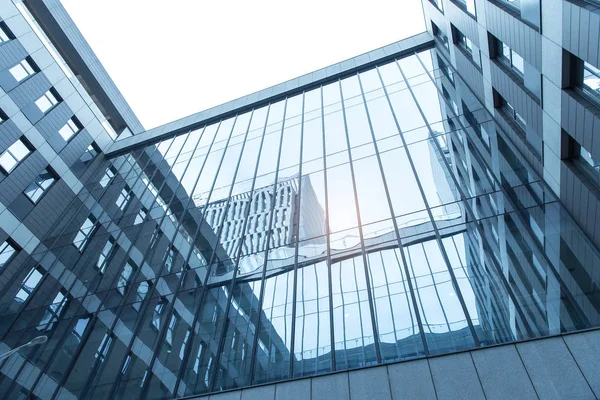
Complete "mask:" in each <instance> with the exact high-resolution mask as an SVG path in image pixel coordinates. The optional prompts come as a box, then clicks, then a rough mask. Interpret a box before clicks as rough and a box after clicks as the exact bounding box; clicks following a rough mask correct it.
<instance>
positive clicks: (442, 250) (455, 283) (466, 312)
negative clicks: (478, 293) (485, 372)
mask: <svg viewBox="0 0 600 400" xmlns="http://www.w3.org/2000/svg"><path fill="white" fill-rule="evenodd" d="M415 54H416V53H415ZM395 63H396V67H397V68H398V70H399V71H400V74H401V75H402V78H403V79H404V82H405V83H406V87H407V89H408V91H409V92H410V95H411V97H412V99H413V101H414V102H415V104H416V105H417V108H418V109H419V114H420V115H421V117H422V118H423V121H424V122H425V124H426V125H427V128H428V129H429V132H430V135H433V133H432V130H431V127H430V126H429V124H428V122H427V119H426V118H425V114H424V113H423V110H422V109H421V106H420V104H419V102H418V101H417V98H416V96H415V94H414V92H413V90H412V87H411V85H410V83H409V82H408V80H407V79H406V75H404V71H402V68H400V64H399V63H398V60H396V61H395ZM400 137H401V138H402V143H403V144H404V148H405V151H406V154H407V156H408V160H409V162H410V164H411V167H412V169H413V173H414V174H415V176H416V177H417V182H418V185H419V189H420V190H421V195H422V196H423V201H424V202H425V207H426V208H427V213H428V214H429V218H430V219H431V223H432V224H433V229H434V232H435V238H436V241H437V244H438V246H439V248H440V254H441V255H442V257H443V259H444V262H445V263H446V269H447V270H448V273H449V274H450V279H451V280H452V285H453V286H454V288H455V289H456V290H455V291H456V296H457V297H458V301H459V302H460V305H461V307H462V310H463V313H464V315H465V318H466V319H467V325H468V326H469V330H470V331H471V335H473V340H474V341H475V346H476V347H480V345H481V344H480V342H479V338H478V337H477V333H476V332H475V327H474V326H473V321H472V320H471V316H470V315H469V310H468V309H467V305H466V303H465V299H464V298H463V296H462V293H461V291H460V288H459V286H458V281H457V280H456V275H455V274H454V270H453V269H452V264H451V263H450V259H449V258H448V254H447V253H446V249H445V248H444V245H443V243H442V238H441V235H440V232H439V230H438V227H437V224H436V222H435V219H434V217H433V213H432V212H431V207H430V206H429V201H428V200H427V197H426V196H425V191H424V189H423V187H422V185H421V181H420V178H419V176H418V174H417V170H416V168H415V166H414V163H413V160H412V156H411V154H410V151H409V150H408V146H407V144H406V140H405V139H404V136H403V135H400Z"/></svg>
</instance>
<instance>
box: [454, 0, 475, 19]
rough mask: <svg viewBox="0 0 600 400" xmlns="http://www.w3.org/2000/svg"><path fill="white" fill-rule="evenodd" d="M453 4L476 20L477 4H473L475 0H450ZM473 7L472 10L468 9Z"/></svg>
mask: <svg viewBox="0 0 600 400" xmlns="http://www.w3.org/2000/svg"><path fill="white" fill-rule="evenodd" d="M451 1H452V2H453V3H454V4H456V5H457V6H458V8H460V9H461V10H463V11H464V12H466V13H467V15H469V16H470V17H472V18H473V19H475V20H477V5H476V4H475V0H451ZM469 6H472V7H473V11H472V12H471V10H470V9H469V8H470V7H469Z"/></svg>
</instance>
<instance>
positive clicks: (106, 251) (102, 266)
mask: <svg viewBox="0 0 600 400" xmlns="http://www.w3.org/2000/svg"><path fill="white" fill-rule="evenodd" d="M114 247H115V239H113V238H112V237H111V238H109V239H108V241H107V242H106V244H104V247H103V248H102V251H101V252H100V256H98V262H97V263H96V267H97V268H98V269H99V270H100V272H101V273H104V272H105V271H106V266H107V265H108V261H109V259H110V256H111V255H112V252H113V249H114Z"/></svg>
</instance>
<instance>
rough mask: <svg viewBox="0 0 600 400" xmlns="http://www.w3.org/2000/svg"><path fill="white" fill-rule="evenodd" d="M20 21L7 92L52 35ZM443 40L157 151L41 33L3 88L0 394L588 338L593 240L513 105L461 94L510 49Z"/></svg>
mask: <svg viewBox="0 0 600 400" xmlns="http://www.w3.org/2000/svg"><path fill="white" fill-rule="evenodd" d="M17 3H18V5H17V6H16V8H15V10H17V11H18V13H17V11H15V13H14V16H13V17H10V18H6V15H9V14H8V13H6V12H5V14H6V15H5V14H3V12H4V11H2V9H1V8H0V16H2V17H3V18H5V21H4V22H2V23H0V30H2V32H4V35H3V34H1V33H0V39H1V41H4V42H6V43H0V54H2V55H7V57H8V54H12V53H14V54H16V55H15V56H14V57H15V60H13V61H14V62H12V61H11V62H7V63H6V64H7V65H6V68H5V66H1V68H0V69H2V71H4V72H8V71H9V70H10V69H11V68H14V66H15V65H17V64H18V65H21V64H19V63H20V62H22V61H19V60H17V59H20V58H21V57H22V56H23V57H25V54H27V50H26V49H25V47H23V46H21V47H19V46H20V44H19V43H20V42H21V41H22V42H24V43H26V39H25V38H23V36H26V35H27V34H33V33H32V32H31V31H26V30H23V31H19V28H18V27H19V23H23V22H24V21H26V20H28V18H29V19H31V18H33V16H32V14H34V15H35V16H36V18H39V20H40V21H43V20H44V18H46V17H45V16H44V15H42V14H40V13H39V10H40V9H39V8H37V7H40V6H39V5H38V6H36V5H35V4H34V5H28V8H27V9H25V8H23V3H21V2H17ZM33 3H35V2H33ZM42 3H43V4H45V5H46V6H48V4H49V2H47V1H44V2H42ZM50 3H51V2H50ZM445 3H446V4H445V6H443V7H442V6H441V4H442V2H441V1H439V2H435V4H431V7H429V8H427V7H426V11H427V10H429V11H427V12H428V13H429V12H431V13H432V14H431V15H430V16H431V17H432V19H435V18H439V16H438V17H436V16H435V15H433V13H441V12H442V11H441V10H446V12H452V10H453V7H456V6H458V7H459V8H461V9H464V10H463V11H461V12H465V13H467V14H468V15H470V16H471V17H469V18H478V16H477V13H479V16H481V8H477V12H475V2H466V3H464V4H463V3H461V4H454V3H452V4H449V3H448V2H445ZM0 4H2V3H0ZM19 5H20V6H19ZM11 7H13V8H14V6H13V5H11ZM478 7H479V6H478ZM11 10H12V8H11ZM27 10H29V11H31V12H32V14H28V11H27ZM441 15H443V14H441ZM31 23H32V24H35V23H36V22H35V21H33V22H31ZM438 23H439V24H436V26H435V28H432V31H433V37H431V38H429V39H428V40H427V41H424V42H420V44H419V43H417V40H416V39H411V40H412V42H409V43H410V45H404V47H402V46H403V45H402V43H407V42H399V43H401V44H396V45H395V46H396V47H395V52H390V51H388V52H387V54H381V56H380V58H375V59H371V60H370V61H369V62H367V63H364V64H363V65H362V66H360V65H358V64H355V65H356V66H355V67H353V68H350V69H347V70H341V69H340V70H338V72H337V73H333V74H331V75H328V77H325V76H323V77H319V78H318V79H314V80H313V81H311V82H307V83H305V84H303V85H298V86H297V87H294V88H290V89H289V90H284V91H281V92H279V93H275V90H273V94H272V95H271V96H265V97H264V98H261V99H259V98H258V97H259V96H256V98H255V99H254V101H248V102H247V103H246V104H244V105H243V106H240V107H237V108H235V107H233V108H231V109H230V110H227V111H225V110H223V112H221V113H219V112H214V113H212V114H211V115H210V117H209V118H205V119H204V121H200V122H191V123H186V122H185V120H183V121H182V122H180V123H179V125H178V126H177V127H176V128H172V129H167V128H159V129H162V131H161V133H160V134H154V133H153V132H151V131H147V132H140V130H141V129H140V127H139V126H137V125H138V124H139V123H138V124H136V123H135V121H132V120H131V119H130V118H131V116H128V115H129V114H128V113H127V112H123V111H122V108H123V107H125V106H124V105H123V104H122V103H119V102H118V99H117V100H115V98H113V99H111V101H112V102H113V103H114V104H118V105H119V106H118V107H115V108H119V107H121V111H120V114H119V115H121V117H120V118H121V119H119V118H117V117H114V118H112V117H111V116H110V115H106V114H105V112H110V111H111V110H110V109H109V108H107V107H105V105H103V103H102V101H105V100H102V99H98V98H96V97H93V96H91V95H90V94H89V93H87V94H86V90H88V89H89V87H88V88H87V89H86V90H84V88H82V85H80V84H78V82H79V81H78V79H83V78H77V77H76V76H78V77H81V76H82V75H81V74H83V75H85V74H86V71H83V72H81V71H80V70H77V63H75V62H73V59H72V58H70V57H74V55H71V56H69V54H68V52H65V50H64V48H62V47H61V46H60V42H59V41H58V42H57V41H56V40H54V39H55V38H54V37H53V35H52V33H53V31H52V26H51V25H48V23H46V25H44V32H45V34H46V35H48V37H45V38H44V35H43V34H39V40H40V41H41V43H44V40H46V41H48V42H55V45H56V46H58V49H54V48H53V47H52V46H53V44H52V43H49V44H48V43H46V44H45V45H44V46H46V47H47V46H49V47H47V51H48V54H47V55H46V58H45V59H46V61H47V62H46V63H44V61H43V60H44V57H41V56H40V55H39V54H38V55H35V56H34V57H33V58H31V60H30V61H28V62H29V63H30V64H31V63H33V64H31V65H36V68H34V69H32V71H33V72H32V75H31V76H30V77H27V78H24V79H22V80H21V81H19V82H13V81H12V80H10V79H12V78H10V76H9V75H7V74H5V73H4V72H2V71H0V87H1V88H2V89H3V90H4V92H5V93H6V94H5V95H4V96H3V97H0V111H2V112H0V117H1V118H0V119H1V120H2V121H1V122H0V131H1V133H2V135H0V136H1V140H0V167H1V168H0V203H1V207H0V393H1V394H3V396H4V397H5V398H11V399H12V398H15V399H25V398H39V399H125V398H144V399H162V398H174V397H184V396H194V395H203V394H208V393H214V392H220V391H224V390H230V389H236V388H245V387H248V386H255V385H260V384H266V383H272V382H280V381H286V380H295V379H300V378H305V377H312V376H319V375H324V374H328V373H331V372H336V371H345V370H354V369H360V368H364V367H369V366H376V365H393V363H398V362H404V361H409V362H410V360H416V359H428V360H430V359H431V357H432V356H438V355H444V354H452V353H458V352H463V351H466V350H473V349H479V348H488V347H492V346H496V345H502V344H508V343H522V342H526V341H529V340H531V339H537V338H543V337H550V336H560V335H563V334H567V333H572V332H578V331H582V330H588V329H593V328H597V327H599V326H600V318H599V317H600V315H599V312H600V301H599V300H598V285H597V282H598V279H599V278H598V276H597V275H598V274H597V271H596V269H597V268H596V266H597V265H600V253H599V252H598V247H597V243H598V241H597V240H596V239H595V236H594V233H593V232H594V230H593V229H591V230H590V226H589V224H588V223H587V222H584V223H582V221H581V215H580V214H577V213H574V212H573V210H572V207H573V201H569V200H565V196H564V193H562V192H561V191H560V190H559V191H558V193H557V191H556V190H555V188H554V187H553V186H552V181H551V178H548V177H547V176H546V173H547V171H546V170H545V169H544V168H550V167H549V165H550V164H549V162H548V163H547V164H544V165H543V166H542V168H541V167H540V162H539V159H538V158H536V157H535V152H536V151H537V150H536V149H538V148H539V146H543V143H542V141H541V140H539V137H537V136H536V135H537V133H536V131H535V129H537V128H535V127H534V123H533V122H532V121H534V119H532V118H531V115H530V114H526V113H524V112H523V111H522V107H523V104H522V103H519V102H516V101H515V100H513V98H512V97H510V93H508V92H503V91H502V90H503V89H502V86H501V85H498V86H497V87H498V90H496V88H495V87H496V86H494V89H491V90H492V93H493V97H492V99H491V107H490V103H489V101H490V99H489V98H487V97H485V96H480V90H481V88H482V87H483V86H484V85H481V86H478V85H476V84H474V83H473V75H470V74H469V73H468V72H469V71H478V73H479V74H480V75H477V76H483V77H484V78H485V74H486V73H487V72H485V71H487V67H486V65H488V64H489V63H490V62H491V63H492V69H491V70H492V73H496V72H493V71H496V70H495V69H494V68H498V69H499V70H501V71H504V72H503V73H514V74H516V72H515V71H512V69H513V64H515V61H514V60H518V57H520V56H519V55H518V54H517V53H514V52H513V50H514V48H517V49H518V47H517V46H514V45H512V44H510V43H509V44H510V48H509V47H508V45H506V46H502V44H503V43H502V42H499V41H498V40H497V39H494V43H493V46H490V48H491V49H495V48H498V49H505V48H508V49H509V50H508V52H506V53H500V54H496V55H493V54H492V56H490V57H491V58H490V59H486V58H485V57H484V58H482V57H481V53H480V50H479V49H478V48H477V45H474V44H473V42H472V41H471V39H469V38H468V35H469V34H470V33H469V32H470V31H468V30H466V29H464V28H463V30H464V31H465V32H467V36H465V35H464V34H463V33H460V32H459V33H460V35H459V34H457V32H456V31H457V28H456V27H454V25H452V27H453V30H451V31H449V32H446V33H444V32H443V31H445V29H444V25H443V24H442V23H440V21H439V20H438ZM438 25H439V26H438ZM31 26H32V28H31V29H33V27H35V25H31ZM37 28H39V26H37ZM13 30H14V31H15V32H13ZM5 37H6V38H5ZM450 37H451V38H452V41H451V42H452V46H451V44H450V40H449V38H450ZM467 39H468V41H467ZM490 40H492V38H490ZM506 41H507V42H508V40H506ZM479 45H480V46H481V43H480V44H479ZM8 46H12V47H8ZM411 46H412V47H411ZM386 49H387V48H386ZM50 50H53V51H58V53H60V55H56V54H54V55H52V57H54V61H51V59H50V55H51V54H52V53H51V51H50ZM451 50H452V51H451ZM518 50H519V51H521V50H520V49H518ZM11 52H12V53H11ZM82 53H83V51H82ZM382 53H385V51H382ZM492 53H493V52H492ZM521 53H523V52H521ZM44 54H45V53H44ZM502 54H508V58H507V59H508V63H507V62H506V60H505V59H503V58H502ZM515 54H517V55H515ZM519 54H520V53H519ZM28 57H29V56H28ZM61 57H65V58H66V59H67V62H64V60H62V58H61ZM461 57H462V59H461ZM504 57H505V58H506V55H504ZM527 57H528V56H525V57H524V58H525V64H523V65H524V67H522V68H521V69H523V71H524V73H523V71H521V69H519V71H520V72H521V75H523V76H521V75H518V76H520V77H521V79H524V82H525V83H527V82H528V80H529V79H530V77H531V75H530V74H529V72H528V71H529V69H528V68H529V67H531V65H529V64H527V62H528V61H527V59H528V58H527ZM23 59H25V58H23ZM496 59H497V60H498V61H494V60H496ZM353 62H354V61H353ZM463 62H467V63H468V64H461V63H463ZM522 62H523V61H522V60H521V63H522ZM61 63H63V64H64V65H63V64H61ZM8 64H10V65H8ZM66 64H68V66H66ZM59 65H62V67H61V68H64V69H62V71H63V72H64V75H60V76H59V74H56V72H57V71H58V68H59ZM457 65H464V66H469V67H468V68H471V67H473V68H474V69H472V70H471V69H468V68H467V67H465V68H463V69H460V68H457ZM519 65H521V64H519ZM583 65H584V64H581V67H582V68H583ZM488 66H489V65H488ZM501 68H504V69H501ZM586 68H587V67H586ZM53 71H54V72H53ZM482 71H483V72H482ZM511 71H512V72H511ZM53 73H54V75H53ZM481 74H483V75H481ZM11 76H12V75H11ZM53 76H54V78H52V77H53ZM494 76H495V75H494ZM515 76H516V77H518V76H517V75H515ZM95 77H96V78H98V75H96V76H95ZM88 79H91V78H89V77H88ZM98 79H99V80H101V79H100V78H98ZM515 79H516V78H515ZM525 83H524V84H525ZM88 86H90V87H93V85H88ZM21 91H22V92H21ZM28 91H29V92H31V93H32V94H27V96H29V98H27V97H26V96H25V94H24V93H29V92H28ZM48 93H49V94H48ZM527 93H528V96H531V98H534V97H535V93H534V92H531V91H530V92H527ZM23 96H25V99H23ZM43 99H46V100H47V101H44V100H43ZM52 99H54V100H52ZM538 100H539V99H538ZM42 103H43V104H42ZM52 103H54V104H52ZM40 104H42V106H43V107H42V106H40ZM47 104H50V106H49V108H47ZM490 108H492V110H490ZM100 110H102V111H100ZM107 110H108V111H107ZM113 111H114V110H113ZM492 111H493V112H492ZM4 117H6V118H4ZM540 118H541V117H540ZM107 124H108V125H107ZM109 125H110V126H109ZM122 125H127V128H123V126H122ZM599 126H600V125H599ZM545 129H546V128H545ZM548 129H549V128H548ZM132 132H133V133H134V135H128V134H129V133H132ZM544 132H546V131H544ZM116 134H119V135H120V137H119V138H118V140H116V141H114V140H113V139H114V138H113V137H112V136H114V135H116ZM128 136H129V137H128ZM123 143H128V144H126V145H124V144H123ZM115 148H116V149H117V150H115ZM582 149H583V147H582ZM548 151H550V150H548ZM532 154H533V155H534V156H532ZM578 154H583V156H585V153H581V152H580V153H578ZM583 156H581V157H579V158H577V159H576V160H573V161H572V162H571V161H565V165H571V166H572V165H579V164H581V165H584V164H585V163H582V162H581V158H582V157H583ZM588 158H590V159H592V154H589V157H588ZM586 160H587V159H586ZM586 160H583V161H586ZM586 162H588V163H589V161H586ZM578 163H579V164H578ZM584 166H585V165H584ZM592 167H593V166H592ZM573 168H574V167H573ZM581 168H583V167H581ZM586 168H587V167H586ZM584 173H593V171H587V172H581V171H580V174H582V175H583V174H584ZM588 176H589V175H588ZM593 181H594V180H593V179H592V178H590V182H593ZM570 185H571V186H573V185H575V184H573V183H571V184H570ZM568 187H569V183H565V184H564V185H562V186H561V188H560V189H561V190H566V188H568ZM586 199H587V197H586ZM586 201H587V200H586ZM590 204H591V197H590ZM588 217H589V218H595V215H594V214H593V213H590V214H588ZM592 224H593V222H592ZM41 335H43V336H45V337H47V341H46V342H44V343H42V344H39V345H35V346H31V347H22V348H20V349H18V351H16V352H15V353H14V354H7V355H6V356H5V355H4V353H6V352H8V351H10V350H11V349H17V348H18V347H19V346H21V345H23V344H25V343H27V342H28V341H29V340H31V339H33V338H35V337H37V336H41ZM353 398H354V397H353ZM465 398H467V397H465Z"/></svg>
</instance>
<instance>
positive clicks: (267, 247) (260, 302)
mask: <svg viewBox="0 0 600 400" xmlns="http://www.w3.org/2000/svg"><path fill="white" fill-rule="evenodd" d="M287 106H288V98H287V97H286V99H285V104H284V107H283V121H282V123H281V136H280V137H279V147H278V149H279V151H278V154H277V167H276V168H275V183H274V184H273V200H272V201H271V211H270V212H269V225H268V228H267V233H266V235H265V240H266V242H265V251H264V253H265V261H264V262H263V270H262V275H261V278H260V279H261V286H260V296H259V298H258V307H257V311H258V317H257V319H256V333H255V335H254V342H253V345H252V358H251V359H250V379H249V381H248V382H250V383H252V382H253V381H254V368H255V366H256V346H258V336H259V335H260V324H261V319H262V318H261V314H262V312H261V310H262V306H263V300H264V299H263V297H264V294H265V279H266V275H267V265H268V261H269V250H270V249H271V246H270V241H271V235H272V228H273V213H274V211H275V204H276V203H277V198H276V196H277V184H278V180H279V165H280V163H281V146H282V145H283V136H284V133H285V119H286V117H287Z"/></svg>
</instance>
